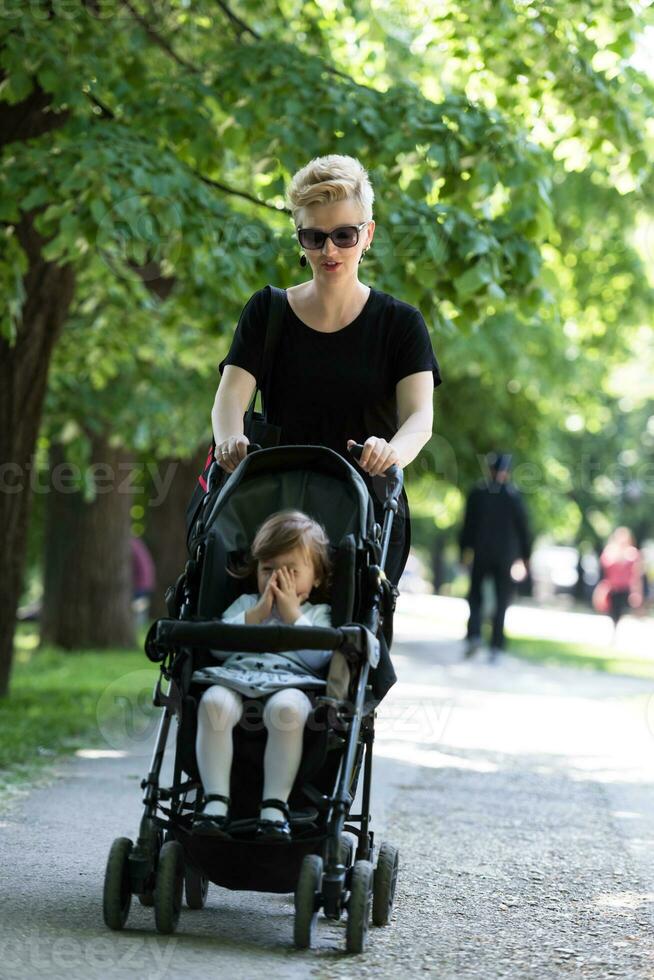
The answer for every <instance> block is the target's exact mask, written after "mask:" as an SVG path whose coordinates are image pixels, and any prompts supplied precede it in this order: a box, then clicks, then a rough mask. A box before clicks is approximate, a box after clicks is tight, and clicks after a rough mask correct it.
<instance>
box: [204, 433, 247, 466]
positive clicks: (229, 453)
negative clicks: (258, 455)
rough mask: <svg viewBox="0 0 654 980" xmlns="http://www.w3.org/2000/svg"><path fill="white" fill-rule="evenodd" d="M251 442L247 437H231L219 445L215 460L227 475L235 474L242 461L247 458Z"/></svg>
mask: <svg viewBox="0 0 654 980" xmlns="http://www.w3.org/2000/svg"><path fill="white" fill-rule="evenodd" d="M249 445H250V440H249V439H248V437H247V436H230V438H229V439H224V440H223V441H222V442H219V443H217V445H216V448H215V450H214V454H213V455H214V459H215V460H216V462H217V463H218V465H219V466H220V468H221V469H223V470H225V472H226V473H233V472H234V470H235V469H236V467H237V466H238V464H239V463H240V462H241V460H242V459H245V457H246V456H247V452H248V449H247V447H248V446H249Z"/></svg>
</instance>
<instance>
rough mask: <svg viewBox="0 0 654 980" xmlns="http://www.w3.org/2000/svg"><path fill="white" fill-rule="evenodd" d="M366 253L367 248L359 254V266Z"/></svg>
mask: <svg viewBox="0 0 654 980" xmlns="http://www.w3.org/2000/svg"><path fill="white" fill-rule="evenodd" d="M367 251H368V249H367V248H364V250H363V252H362V253H361V255H360V257H359V265H361V263H362V262H363V256H364V255H365V254H366V252H367Z"/></svg>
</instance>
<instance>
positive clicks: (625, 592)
mask: <svg viewBox="0 0 654 980" xmlns="http://www.w3.org/2000/svg"><path fill="white" fill-rule="evenodd" d="M600 565H601V568H602V578H603V583H604V585H605V589H606V592H607V597H608V602H607V611H608V614H609V616H610V617H611V619H612V620H613V635H614V636H615V632H616V630H617V626H618V622H619V620H620V618H621V617H622V616H624V614H625V613H626V612H629V610H630V609H639V608H640V607H641V605H642V603H643V560H642V557H641V554H640V551H639V550H638V548H637V547H636V543H635V541H634V536H633V534H632V533H631V531H630V530H629V528H628V527H616V529H615V531H614V532H613V533H612V534H611V536H610V537H609V539H608V541H607V543H606V545H605V547H604V550H603V551H602V554H601V555H600Z"/></svg>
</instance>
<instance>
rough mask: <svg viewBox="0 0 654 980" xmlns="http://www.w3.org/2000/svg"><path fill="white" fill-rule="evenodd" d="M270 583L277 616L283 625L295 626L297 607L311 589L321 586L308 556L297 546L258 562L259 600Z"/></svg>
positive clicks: (298, 613) (297, 614)
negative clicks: (292, 624)
mask: <svg viewBox="0 0 654 980" xmlns="http://www.w3.org/2000/svg"><path fill="white" fill-rule="evenodd" d="M269 584H270V588H271V589H272V594H273V596H274V601H275V605H276V607H277V609H278V611H279V614H280V616H281V617H282V619H283V620H284V622H286V623H294V622H295V620H296V619H297V618H298V616H299V615H300V605H301V604H302V603H303V602H306V601H307V599H308V598H309V596H310V595H311V590H312V589H313V588H314V586H316V585H320V581H319V579H317V578H316V574H315V570H314V567H313V561H312V559H311V555H310V554H309V553H308V552H306V551H305V550H304V549H302V548H300V547H297V548H293V549H292V550H291V551H288V552H285V553H284V554H282V555H276V556H275V557H274V558H271V559H266V560H264V561H260V562H259V565H258V569H257V585H258V588H259V593H260V594H261V596H262V597H263V595H264V594H265V592H266V589H267V588H268V586H269Z"/></svg>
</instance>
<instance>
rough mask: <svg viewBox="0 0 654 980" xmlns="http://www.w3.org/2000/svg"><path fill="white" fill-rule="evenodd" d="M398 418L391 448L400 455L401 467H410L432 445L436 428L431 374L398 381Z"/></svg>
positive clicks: (411, 375) (423, 373) (426, 373)
mask: <svg viewBox="0 0 654 980" xmlns="http://www.w3.org/2000/svg"><path fill="white" fill-rule="evenodd" d="M395 391H396V397H397V414H398V416H399V421H400V428H399V429H398V430H397V432H396V433H395V435H394V436H393V438H392V439H391V441H390V443H389V445H391V446H392V447H393V449H394V450H395V452H396V453H397V455H398V460H399V465H400V466H401V467H404V466H407V465H408V464H409V463H410V462H411V461H412V460H414V459H415V458H416V456H417V455H418V453H419V452H420V450H421V449H422V447H423V446H424V445H425V443H427V442H429V439H430V438H431V434H432V428H433V425H434V403H433V395H434V379H433V375H432V373H431V371H418V373H417V374H410V375H409V376H408V377H406V378H402V380H401V381H398V383H397V385H396V387H395Z"/></svg>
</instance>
